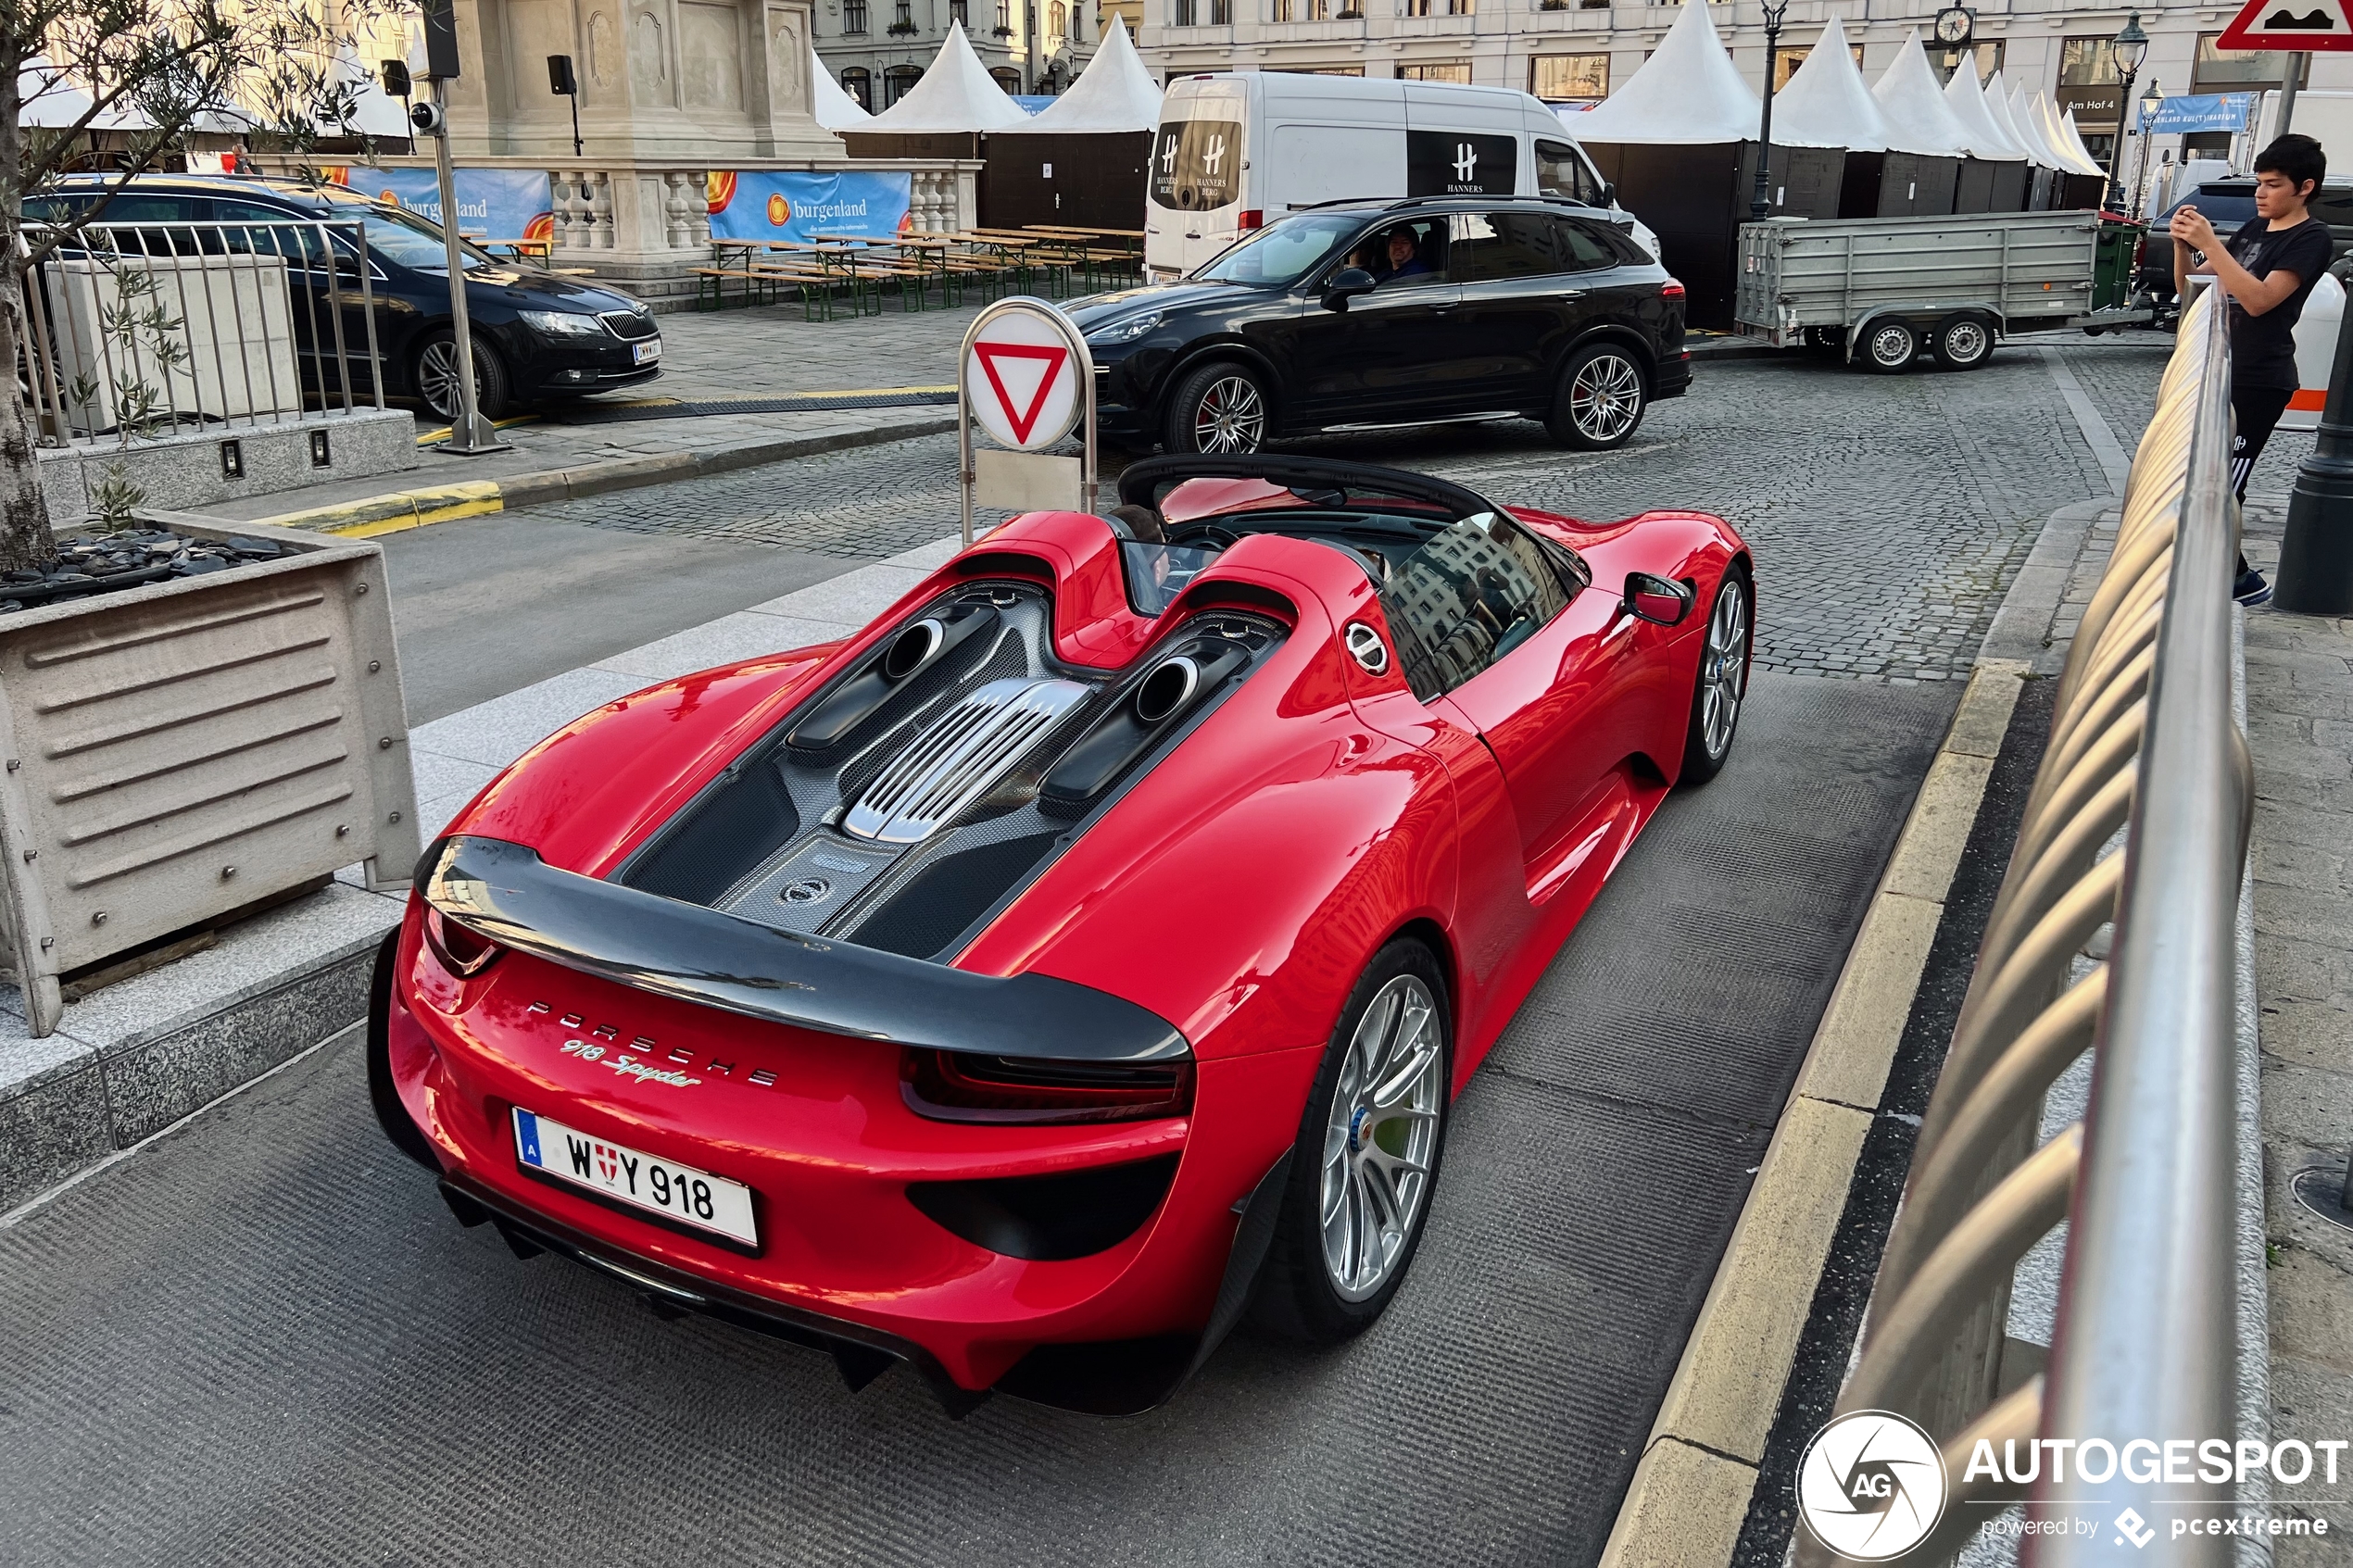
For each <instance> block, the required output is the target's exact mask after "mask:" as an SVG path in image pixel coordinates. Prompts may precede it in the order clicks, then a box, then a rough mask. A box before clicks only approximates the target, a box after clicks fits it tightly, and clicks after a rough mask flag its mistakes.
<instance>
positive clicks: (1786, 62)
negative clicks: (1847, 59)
mask: <svg viewBox="0 0 2353 1568" xmlns="http://www.w3.org/2000/svg"><path fill="white" fill-rule="evenodd" d="M1846 48H1847V52H1848V53H1849V54H1851V55H1853V56H1855V64H1856V67H1857V68H1858V69H1859V68H1860V67H1861V65H1862V63H1863V46H1862V45H1861V44H1848V45H1847V46H1846ZM1813 52H1814V45H1812V44H1782V45H1781V46H1780V48H1778V49H1776V50H1775V51H1773V91H1774V92H1776V93H1778V92H1780V90H1781V89H1782V88H1784V87H1786V86H1788V85H1789V79H1790V78H1791V77H1793V76H1795V75H1796V74H1797V68H1798V67H1800V66H1802V65H1804V64H1805V63H1806V56H1808V55H1810V54H1812V53H1813Z"/></svg>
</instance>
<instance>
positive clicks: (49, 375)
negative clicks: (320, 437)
mask: <svg viewBox="0 0 2353 1568" xmlns="http://www.w3.org/2000/svg"><path fill="white" fill-rule="evenodd" d="M44 237H45V232H44V229H43V227H42V226H41V225H40V224H37V223H28V224H27V225H26V228H25V234H24V235H23V236H22V237H21V238H20V239H19V251H18V256H19V267H21V268H22V281H23V284H24V301H25V320H26V332H25V343H24V345H23V350H22V352H21V354H20V356H19V361H18V365H17V372H18V377H19V395H23V396H25V397H27V398H28V399H29V400H30V403H31V409H32V414H33V422H34V425H35V427H36V428H37V429H38V431H39V432H40V436H41V441H42V443H43V445H51V446H69V445H84V446H88V445H109V444H119V443H125V442H128V441H132V440H136V439H139V438H143V437H144V438H147V439H157V438H161V437H166V436H170V435H172V434H186V433H198V432H203V433H223V434H230V433H234V432H235V431H236V430H238V429H241V428H252V427H256V426H262V425H271V424H283V423H287V422H292V421H296V420H302V419H304V418H306V417H316V415H317V414H319V413H342V414H350V413H354V412H357V411H359V409H360V408H383V407H384V376H383V374H382V370H383V359H382V357H381V356H380V354H379V353H378V346H377V337H376V295H375V282H376V267H375V265H374V263H373V261H372V259H371V257H370V256H369V251H368V232H367V224H366V222H365V220H349V221H326V220H321V221H316V222H308V221H302V220H285V221H276V222H257V223H239V222H178V221H160V222H151V221H127V222H119V223H118V222H98V223H93V224H90V225H88V226H87V227H86V228H84V229H83V230H82V232H80V233H78V234H74V235H72V236H70V237H69V238H68V239H66V240H65V242H64V243H63V244H61V245H59V246H58V247H57V249H56V250H54V251H52V252H51V253H50V254H49V255H48V256H46V257H44V258H43V259H42V260H40V261H39V262H37V263H31V264H29V265H28V264H27V263H26V260H25V258H26V257H29V255H30V254H31V245H29V244H27V243H26V242H27V241H30V242H31V243H32V244H38V243H39V242H40V241H41V240H42V239H43V238H44Z"/></svg>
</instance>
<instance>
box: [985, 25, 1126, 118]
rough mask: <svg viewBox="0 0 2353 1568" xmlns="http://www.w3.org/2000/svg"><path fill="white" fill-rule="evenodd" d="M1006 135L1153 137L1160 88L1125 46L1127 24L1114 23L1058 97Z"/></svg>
mask: <svg viewBox="0 0 2353 1568" xmlns="http://www.w3.org/2000/svg"><path fill="white" fill-rule="evenodd" d="M1005 129H1006V132H1007V133H1008V134H1011V135H1020V134H1024V133H1026V132H1038V133H1039V134H1045V133H1048V132H1103V131H1126V132H1136V131H1157V130H1158V129H1160V84H1159V83H1158V82H1154V81H1153V80H1152V76H1151V72H1150V71H1148V70H1146V69H1144V62H1143V61H1142V60H1141V59H1139V58H1138V57H1137V55H1136V45H1135V44H1132V43H1130V42H1129V41H1128V37H1127V24H1126V22H1124V21H1122V20H1120V19H1118V18H1117V17H1114V18H1112V22H1111V31H1108V32H1106V33H1104V34H1103V39H1102V42H1101V44H1098V45H1097V46H1096V49H1095V57H1094V58H1093V59H1091V60H1089V61H1088V62H1087V69H1085V70H1083V71H1080V72H1079V73H1078V80H1077V81H1076V82H1072V83H1071V84H1070V86H1069V87H1068V88H1067V89H1066V90H1064V92H1063V94H1062V96H1061V97H1059V98H1056V99H1055V100H1054V101H1053V102H1052V103H1051V104H1048V105H1047V106H1046V107H1045V108H1044V109H1043V110H1042V111H1040V112H1039V113H1038V114H1036V115H1033V116H1032V117H1031V118H1030V119H1029V122H1028V123H1027V124H1026V125H1009V126H1007V127H1006V128H1005Z"/></svg>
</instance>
